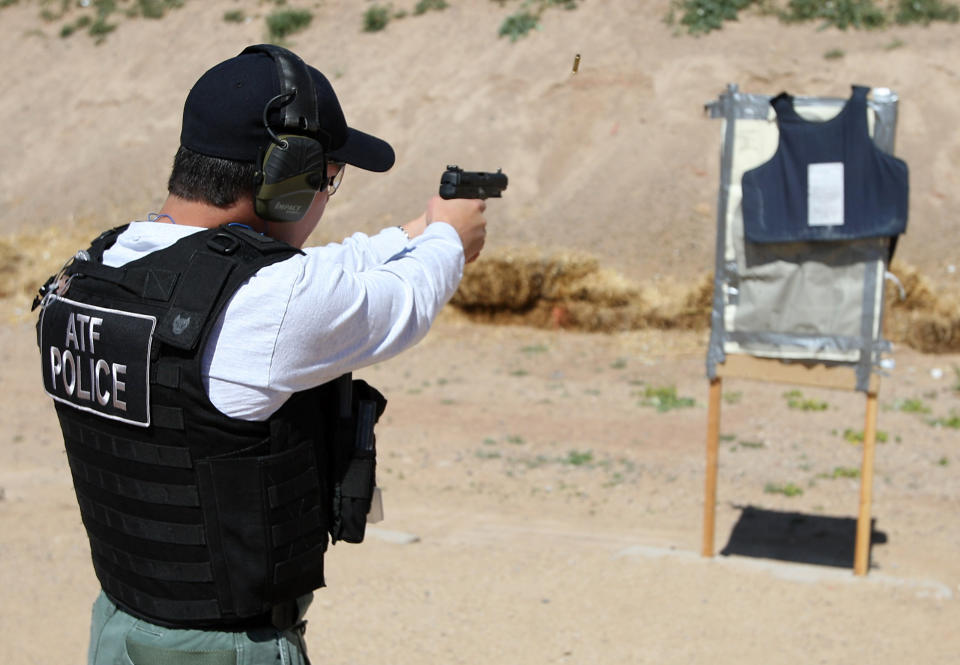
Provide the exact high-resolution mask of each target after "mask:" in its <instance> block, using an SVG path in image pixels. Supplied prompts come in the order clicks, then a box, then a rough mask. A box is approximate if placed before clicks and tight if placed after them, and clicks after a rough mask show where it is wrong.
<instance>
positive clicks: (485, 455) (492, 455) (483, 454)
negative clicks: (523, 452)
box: [474, 448, 502, 459]
mask: <svg viewBox="0 0 960 665" xmlns="http://www.w3.org/2000/svg"><path fill="white" fill-rule="evenodd" d="M474 455H475V456H476V457H477V459H500V457H502V455H501V454H500V453H499V452H498V451H496V450H483V449H482V448H481V449H479V450H477V451H476V452H475V453H474Z"/></svg>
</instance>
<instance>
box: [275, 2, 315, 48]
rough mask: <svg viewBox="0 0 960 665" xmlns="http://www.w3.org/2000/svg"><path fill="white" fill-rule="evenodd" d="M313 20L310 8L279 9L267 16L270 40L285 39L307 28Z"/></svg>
mask: <svg viewBox="0 0 960 665" xmlns="http://www.w3.org/2000/svg"><path fill="white" fill-rule="evenodd" d="M312 20H313V12H311V11H310V10H309V9H278V10H276V11H274V12H273V13H271V14H269V15H268V16H267V32H268V33H269V35H270V41H277V42H279V41H283V40H284V39H286V38H287V37H289V36H290V35H292V34H294V33H296V32H300V31H301V30H305V29H306V28H307V27H308V26H309V25H310V22H311V21H312Z"/></svg>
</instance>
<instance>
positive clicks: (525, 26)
mask: <svg viewBox="0 0 960 665" xmlns="http://www.w3.org/2000/svg"><path fill="white" fill-rule="evenodd" d="M539 25H540V19H539V18H538V17H537V15H536V14H533V13H531V12H530V11H529V10H527V9H524V10H521V11H519V12H517V13H516V14H511V15H510V16H508V17H507V18H505V19H504V20H503V23H501V24H500V31H499V32H498V33H497V35H498V36H499V37H509V38H510V41H511V42H515V41H517V40H518V39H520V38H521V37H526V36H527V33H528V32H530V31H531V30H535V29H537V28H538V27H539Z"/></svg>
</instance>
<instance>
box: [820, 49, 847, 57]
mask: <svg viewBox="0 0 960 665" xmlns="http://www.w3.org/2000/svg"><path fill="white" fill-rule="evenodd" d="M845 55H846V52H845V51H844V50H843V49H839V48H832V49H830V50H829V51H827V52H826V53H824V54H823V58H824V60H839V59H840V58H842V57H843V56H845Z"/></svg>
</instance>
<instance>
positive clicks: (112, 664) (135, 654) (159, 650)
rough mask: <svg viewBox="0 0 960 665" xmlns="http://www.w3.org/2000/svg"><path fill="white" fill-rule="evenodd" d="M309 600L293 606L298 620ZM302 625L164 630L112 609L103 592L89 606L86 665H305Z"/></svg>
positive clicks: (309, 597) (306, 661)
mask: <svg viewBox="0 0 960 665" xmlns="http://www.w3.org/2000/svg"><path fill="white" fill-rule="evenodd" d="M311 599H312V596H305V597H304V598H302V599H301V601H300V602H299V603H298V604H299V605H300V612H301V617H302V614H303V612H304V611H305V610H306V608H307V605H309V604H310V600H311ZM306 651H307V648H306V644H305V643H304V641H303V624H302V623H301V624H300V625H299V627H294V628H291V629H289V630H285V631H281V630H277V629H276V628H273V627H271V626H268V627H265V628H258V629H255V630H248V631H246V632H227V631H218V630H186V629H178V628H164V627H163V626H157V625H155V624H152V623H149V622H147V621H144V620H143V619H138V618H136V617H134V616H131V615H129V614H127V613H126V612H124V611H123V610H121V609H118V608H117V606H116V605H114V604H113V602H112V601H111V600H110V599H109V598H107V596H106V595H105V594H103V593H101V594H100V596H99V597H98V598H97V600H96V602H94V604H93V620H92V622H91V625H90V652H89V655H88V657H87V663H88V665H309V660H308V659H307V654H306Z"/></svg>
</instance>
